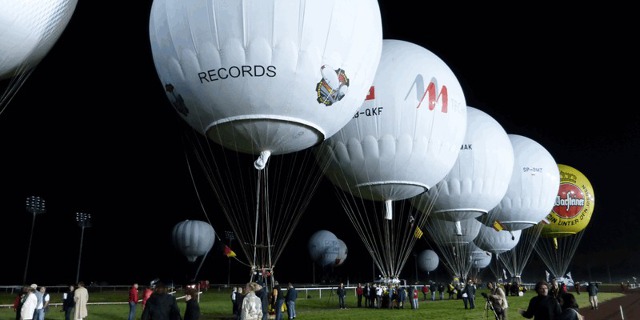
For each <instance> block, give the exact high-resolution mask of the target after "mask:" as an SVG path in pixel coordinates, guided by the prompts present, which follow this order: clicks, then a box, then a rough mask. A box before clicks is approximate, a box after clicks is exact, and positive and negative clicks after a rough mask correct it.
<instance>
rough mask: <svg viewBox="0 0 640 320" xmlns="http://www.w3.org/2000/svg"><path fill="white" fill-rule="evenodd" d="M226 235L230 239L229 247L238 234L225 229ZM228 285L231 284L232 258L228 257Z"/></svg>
mask: <svg viewBox="0 0 640 320" xmlns="http://www.w3.org/2000/svg"><path fill="white" fill-rule="evenodd" d="M224 237H225V238H226V239H227V241H229V247H231V242H232V241H233V240H234V239H235V238H236V235H235V234H234V233H233V231H229V230H227V231H225V232H224ZM227 270H228V272H227V287H228V286H229V285H230V284H231V258H229V257H227Z"/></svg>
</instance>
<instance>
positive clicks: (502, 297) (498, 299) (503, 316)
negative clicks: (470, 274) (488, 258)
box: [487, 282, 509, 320]
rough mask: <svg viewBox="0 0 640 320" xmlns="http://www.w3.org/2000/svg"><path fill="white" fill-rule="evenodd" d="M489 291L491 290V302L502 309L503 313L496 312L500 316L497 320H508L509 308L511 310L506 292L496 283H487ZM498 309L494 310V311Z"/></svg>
mask: <svg viewBox="0 0 640 320" xmlns="http://www.w3.org/2000/svg"><path fill="white" fill-rule="evenodd" d="M487 289H489V300H490V303H493V305H497V306H499V307H500V311H501V312H496V315H497V316H498V318H497V320H507V308H509V302H508V301H507V294H506V293H504V290H502V288H500V286H499V285H498V284H497V283H495V282H489V283H487ZM495 309H497V308H494V310H495Z"/></svg>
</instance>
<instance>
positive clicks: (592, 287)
mask: <svg viewBox="0 0 640 320" xmlns="http://www.w3.org/2000/svg"><path fill="white" fill-rule="evenodd" d="M598 291H599V290H598V284H597V283H595V282H589V284H588V285H587V292H588V293H589V303H590V304H591V309H592V310H593V309H595V310H598Z"/></svg>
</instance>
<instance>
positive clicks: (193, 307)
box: [183, 288, 200, 320]
mask: <svg viewBox="0 0 640 320" xmlns="http://www.w3.org/2000/svg"><path fill="white" fill-rule="evenodd" d="M184 301H185V302H186V303H187V306H186V308H185V310H184V319H183V320H200V305H199V304H198V292H197V291H196V289H194V288H188V289H187V291H186V292H185V296H184Z"/></svg>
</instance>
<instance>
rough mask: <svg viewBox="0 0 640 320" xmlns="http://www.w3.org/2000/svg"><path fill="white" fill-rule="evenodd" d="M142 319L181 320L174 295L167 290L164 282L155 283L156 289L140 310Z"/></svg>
mask: <svg viewBox="0 0 640 320" xmlns="http://www.w3.org/2000/svg"><path fill="white" fill-rule="evenodd" d="M142 320H182V315H181V314H180V308H179V307H178V302H177V300H176V297H174V296H173V295H171V294H169V293H168V292H167V287H165V285H164V283H162V282H157V283H156V290H155V291H154V292H153V293H152V294H151V297H149V300H147V305H146V306H145V308H144V310H143V311H142Z"/></svg>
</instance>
